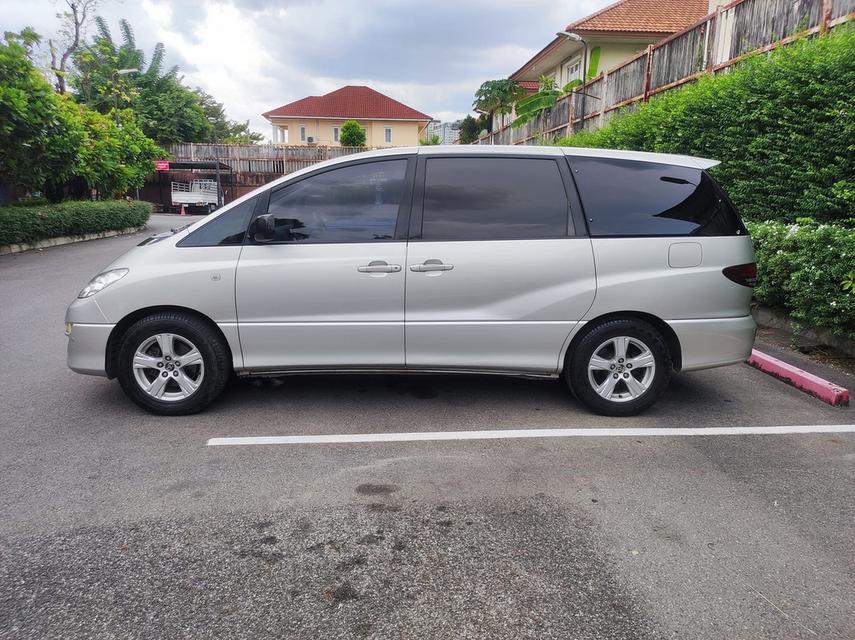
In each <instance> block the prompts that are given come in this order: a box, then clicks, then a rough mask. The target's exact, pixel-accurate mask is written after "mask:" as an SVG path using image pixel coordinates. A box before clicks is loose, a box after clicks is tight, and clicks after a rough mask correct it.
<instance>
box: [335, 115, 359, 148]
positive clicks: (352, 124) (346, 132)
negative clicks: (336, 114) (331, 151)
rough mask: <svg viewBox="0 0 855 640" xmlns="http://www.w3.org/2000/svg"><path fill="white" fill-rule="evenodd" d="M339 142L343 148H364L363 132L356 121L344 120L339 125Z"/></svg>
mask: <svg viewBox="0 0 855 640" xmlns="http://www.w3.org/2000/svg"><path fill="white" fill-rule="evenodd" d="M339 142H340V143H341V146H343V147H364V146H365V131H364V130H363V129H362V126H361V125H360V124H359V123H358V122H357V121H356V120H346V121H345V122H343V123H342V125H341V132H340V134H339Z"/></svg>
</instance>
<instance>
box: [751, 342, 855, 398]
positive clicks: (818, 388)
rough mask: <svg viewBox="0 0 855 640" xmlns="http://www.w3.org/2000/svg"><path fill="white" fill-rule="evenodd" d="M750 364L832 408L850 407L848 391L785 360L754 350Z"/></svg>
mask: <svg viewBox="0 0 855 640" xmlns="http://www.w3.org/2000/svg"><path fill="white" fill-rule="evenodd" d="M748 364H750V365H751V366H752V367H754V368H756V369H760V371H763V372H764V373H768V374H769V375H770V376H775V377H776V378H778V379H779V380H783V381H784V382H786V383H787V384H790V385H792V386H794V387H795V388H796V389H800V390H802V391H804V392H805V393H808V394H810V395H812V396H814V397H815V398H819V399H820V400H822V401H823V402H827V403H828V404H830V405H832V406H835V407H848V406H849V391H848V390H846V389H844V388H843V387H841V386H838V385H836V384H834V383H833V382H829V381H828V380H825V379H823V378H820V377H819V376H815V375H813V374H812V373H808V372H807V371H805V370H804V369H799V368H798V367H796V366H793V365H791V364H788V363H786V362H784V361H783V360H778V359H777V358H773V357H772V356H770V355H769V354H767V353H763V352H762V351H757V349H752V350H751V356H750V357H749V358H748Z"/></svg>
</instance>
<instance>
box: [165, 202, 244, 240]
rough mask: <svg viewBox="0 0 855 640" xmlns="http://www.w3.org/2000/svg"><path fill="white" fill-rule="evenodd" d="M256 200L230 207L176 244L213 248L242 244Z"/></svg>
mask: <svg viewBox="0 0 855 640" xmlns="http://www.w3.org/2000/svg"><path fill="white" fill-rule="evenodd" d="M256 200H258V197H257V196H256V197H255V198H250V199H249V200H246V201H245V202H241V203H240V204H239V205H237V206H235V207H232V208H231V209H229V210H228V211H226V212H225V213H223V214H221V215H219V216H217V217H216V218H215V219H213V220H211V221H210V222H208V223H206V224H205V225H203V226H202V227H200V228H199V229H197V230H196V231H194V232H193V233H191V234H190V235H188V236H187V237H186V238H184V239H183V240H182V241H181V242H179V243H178V246H179V247H215V246H220V245H224V246H228V245H236V244H243V237H244V234H245V233H246V228H247V226H248V225H249V218H250V216H251V215H252V210H253V209H254V208H255V202H256Z"/></svg>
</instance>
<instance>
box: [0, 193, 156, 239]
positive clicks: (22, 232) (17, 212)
mask: <svg viewBox="0 0 855 640" xmlns="http://www.w3.org/2000/svg"><path fill="white" fill-rule="evenodd" d="M150 215H151V204H150V203H148V202H140V201H132V202H129V201H124V200H109V201H104V202H86V201H73V202H61V203H59V204H48V205H40V206H15V205H12V206H5V207H0V246H2V245H7V244H22V243H32V242H35V241H36V240H44V239H45V238H56V237H59V236H73V235H80V234H83V233H99V232H101V231H111V230H118V229H126V228H127V227H136V226H139V225H142V224H145V223H146V221H147V220H148V218H149V216H150Z"/></svg>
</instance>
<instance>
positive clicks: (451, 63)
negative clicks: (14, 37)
mask: <svg viewBox="0 0 855 640" xmlns="http://www.w3.org/2000/svg"><path fill="white" fill-rule="evenodd" d="M610 1H611V0H581V1H580V0H526V1H523V2H520V1H519V0H469V1H467V2H459V1H458V0H434V1H433V2H431V3H424V2H421V1H420V0H371V1H370V2H368V1H365V2H354V1H353V0H141V1H140V2H136V1H134V0H126V1H124V2H115V1H113V2H109V1H106V0H105V1H104V2H103V3H102V4H101V5H100V7H99V13H100V14H101V15H102V16H103V17H104V18H105V19H106V20H107V21H108V23H109V24H110V25H111V27H113V30H114V32H115V31H116V29H115V25H116V23H117V22H118V20H119V19H120V18H127V19H128V20H129V21H130V23H131V25H132V26H133V28H134V30H135V33H136V38H137V45H138V46H140V47H141V48H143V49H144V50H145V51H147V52H150V51H151V50H152V48H153V47H154V45H155V43H156V42H158V41H162V42H163V43H164V45H165V46H166V61H165V66H167V67H169V66H171V65H173V64H178V65H179V66H180V68H181V73H182V75H183V76H184V79H185V82H186V83H187V84H189V85H190V86H199V87H201V88H203V89H204V90H205V91H207V92H208V93H210V94H211V95H213V96H214V97H215V98H216V99H217V100H219V101H221V102H223V103H224V105H225V107H226V112H227V113H228V114H229V117H231V118H234V119H238V120H249V121H250V125H251V126H252V128H253V129H255V130H257V131H259V132H261V133H263V134H265V135H269V127H268V125H267V122H266V121H265V120H264V118H262V117H261V114H262V113H263V112H265V111H267V110H269V109H272V108H275V107H277V106H279V105H281V104H285V103H287V102H291V101H293V100H297V99H300V98H302V97H304V96H306V95H318V94H322V93H326V92H328V91H332V90H334V89H337V88H338V87H340V86H342V85H345V84H365V85H369V86H371V87H373V88H375V89H377V90H378V91H381V92H383V93H386V94H387V95H389V96H391V97H393V98H395V99H397V100H400V101H402V102H404V103H406V104H408V105H410V106H411V107H413V108H415V109H419V110H420V111H424V112H425V113H429V114H430V115H432V116H434V117H436V118H440V119H443V120H454V119H458V118H460V117H462V116H464V115H465V114H466V113H469V110H470V108H471V104H472V97H473V93H474V92H475V90H476V89H477V88H478V86H479V85H480V84H481V83H482V82H483V81H484V80H490V79H495V78H501V77H507V75H508V74H509V73H511V72H513V71H514V70H516V69H517V68H519V67H520V66H521V65H522V64H523V63H524V62H525V61H526V60H528V59H529V58H530V57H531V55H533V54H534V53H535V52H536V51H538V50H539V49H540V48H541V47H543V46H544V45H545V44H546V43H547V42H549V40H550V39H551V38H552V37H553V36H554V33H555V32H556V31H557V30H559V29H562V28H563V27H564V26H565V25H566V24H567V23H568V22H571V21H573V20H575V19H578V18H580V17H583V16H585V15H587V14H589V13H592V12H593V11H595V10H597V9H598V8H600V7H602V6H604V5H606V4H608V3H609V2H610ZM61 8H62V3H61V2H58V1H57V0H2V2H0V24H3V25H4V29H10V30H19V29H21V28H22V27H24V26H26V25H33V26H35V27H36V29H37V30H38V31H39V32H40V33H42V34H43V35H45V36H46V37H47V36H49V35H51V32H55V31H56V30H57V27H58V23H57V20H56V18H55V14H56V12H57V11H58V10H61Z"/></svg>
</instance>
